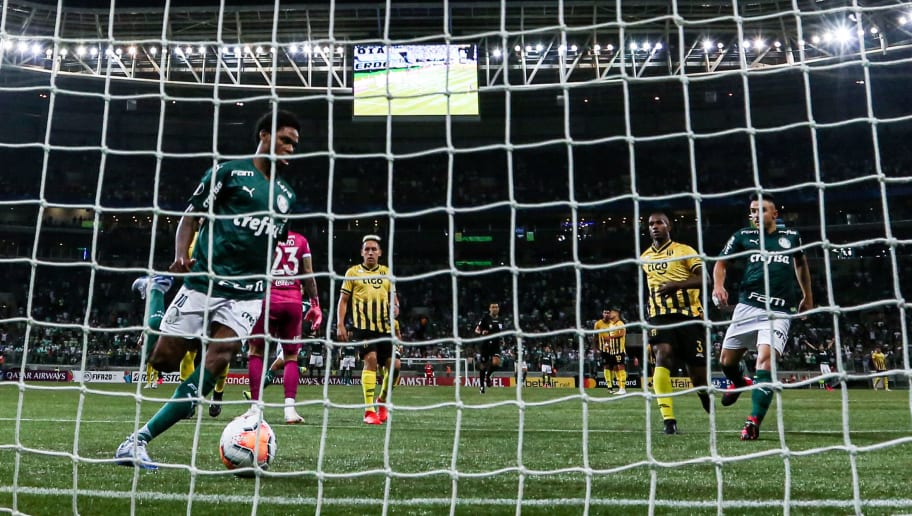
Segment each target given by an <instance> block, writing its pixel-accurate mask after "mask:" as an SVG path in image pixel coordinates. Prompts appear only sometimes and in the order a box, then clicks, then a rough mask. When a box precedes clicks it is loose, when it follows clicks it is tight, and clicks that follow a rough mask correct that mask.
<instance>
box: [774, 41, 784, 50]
mask: <svg viewBox="0 0 912 516" xmlns="http://www.w3.org/2000/svg"><path fill="white" fill-rule="evenodd" d="M773 47H775V48H776V49H779V48H782V43H780V42H778V41H773Z"/></svg>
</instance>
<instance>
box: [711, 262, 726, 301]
mask: <svg viewBox="0 0 912 516" xmlns="http://www.w3.org/2000/svg"><path fill="white" fill-rule="evenodd" d="M727 275H728V260H723V259H720V260H718V261H716V264H715V265H713V293H712V299H713V302H714V303H715V304H716V306H728V291H727V290H725V277H726V276H727Z"/></svg>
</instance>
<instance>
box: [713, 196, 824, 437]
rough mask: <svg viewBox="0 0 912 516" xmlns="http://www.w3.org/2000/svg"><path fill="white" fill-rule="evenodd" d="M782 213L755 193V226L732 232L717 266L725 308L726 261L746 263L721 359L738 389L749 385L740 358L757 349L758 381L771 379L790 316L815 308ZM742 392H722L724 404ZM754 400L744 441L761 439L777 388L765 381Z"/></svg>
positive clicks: (797, 241)
mask: <svg viewBox="0 0 912 516" xmlns="http://www.w3.org/2000/svg"><path fill="white" fill-rule="evenodd" d="M778 216H779V212H778V210H777V208H776V203H775V201H774V200H773V198H772V196H770V195H768V194H764V195H763V198H762V201H761V200H760V198H759V196H757V195H754V196H752V197H751V203H750V220H751V224H752V227H749V228H744V229H739V230H738V231H736V232H735V234H734V235H732V237H731V238H730V239H729V240H728V243H726V244H725V248H723V249H722V253H721V255H720V259H719V261H717V262H716V264H715V266H714V267H713V283H714V286H713V302H714V303H716V304H717V305H718V306H726V305H728V291H727V290H725V276H726V272H727V268H728V263H729V261H730V260H731V259H732V256H733V255H735V254H736V253H737V254H740V255H742V257H743V258H745V259H746V261H747V266H746V268H745V271H744V277H743V278H742V280H741V286H740V288H739V290H738V304H737V305H736V306H735V312H734V314H733V315H732V323H731V325H730V326H729V327H728V331H726V333H725V339H724V340H723V342H722V356H721V357H720V362H721V365H722V372H723V373H725V376H726V377H727V378H728V379H729V380H730V381H731V382H732V384H733V385H734V387H735V388H741V387H746V386H747V385H748V382H747V380H746V379H745V378H744V374H743V373H742V372H741V357H743V356H744V352H745V351H747V349H748V348H753V347H756V349H757V363H756V373H755V376H754V383H758V382H759V383H769V382H771V381H772V374H771V372H770V371H771V370H772V361H773V360H775V359H778V358H779V356H780V355H781V354H782V351H783V349H785V343H786V340H787V339H788V332H789V326H790V324H791V319H790V318H789V317H790V316H791V315H793V314H796V313H800V312H804V311H806V310H810V309H811V308H813V306H814V295H813V292H812V291H811V272H810V269H809V268H808V263H807V258H806V257H805V256H804V252H803V251H802V250H801V236H800V235H799V234H798V232H797V231H795V230H792V229H786V228H780V227H778V226H777V224H776V218H777V217H778ZM766 277H768V278H769V290H767V289H766ZM796 278H797V286H798V287H800V291H801V296H802V297H801V298H800V299H799V298H798V292H797V289H796V288H795V287H796ZM773 349H774V350H775V351H776V355H775V357H774V356H773V353H772V350H773ZM740 393H741V391H732V392H727V393H725V394H723V396H722V405H723V406H728V405H731V404H733V403H734V402H735V401H737V399H738V396H739V395H740ZM751 400H752V402H753V406H752V409H751V414H750V416H749V417H748V418H747V421H746V422H745V423H744V428H743V429H742V430H741V440H742V441H753V440H755V439H757V438H758V437H759V435H760V423H761V422H763V417H764V416H765V415H766V412H767V410H769V406H770V403H771V402H772V400H773V392H772V390H770V389H769V386H764V385H761V386H759V387H756V388H754V390H753V391H752V393H751Z"/></svg>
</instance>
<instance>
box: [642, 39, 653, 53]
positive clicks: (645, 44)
mask: <svg viewBox="0 0 912 516" xmlns="http://www.w3.org/2000/svg"><path fill="white" fill-rule="evenodd" d="M650 48H652V45H651V44H650V43H649V41H644V42H643V50H645V51H646V52H649V49H650Z"/></svg>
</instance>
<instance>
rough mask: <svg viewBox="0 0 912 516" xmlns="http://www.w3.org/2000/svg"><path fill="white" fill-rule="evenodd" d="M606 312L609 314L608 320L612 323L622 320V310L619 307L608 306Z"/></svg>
mask: <svg viewBox="0 0 912 516" xmlns="http://www.w3.org/2000/svg"><path fill="white" fill-rule="evenodd" d="M605 311H606V312H608V317H607V318H606V319H607V320H609V321H612V322H614V321H619V320H621V309H620V307H618V306H617V305H613V304H612V305H608V309H607V310H605Z"/></svg>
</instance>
